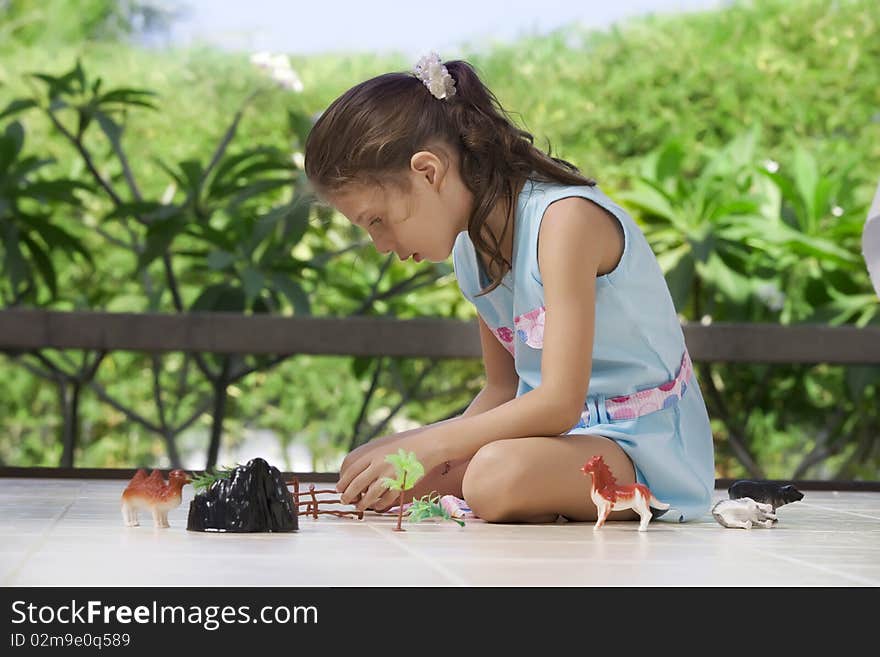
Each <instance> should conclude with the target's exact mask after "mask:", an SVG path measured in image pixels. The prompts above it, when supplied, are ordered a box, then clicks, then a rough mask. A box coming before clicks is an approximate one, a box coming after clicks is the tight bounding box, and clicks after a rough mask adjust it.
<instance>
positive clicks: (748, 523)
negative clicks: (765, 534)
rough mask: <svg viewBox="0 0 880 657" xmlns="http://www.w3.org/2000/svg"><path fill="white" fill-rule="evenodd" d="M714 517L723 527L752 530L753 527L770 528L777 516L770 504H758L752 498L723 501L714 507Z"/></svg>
mask: <svg viewBox="0 0 880 657" xmlns="http://www.w3.org/2000/svg"><path fill="white" fill-rule="evenodd" d="M712 517H713V518H715V520H717V521H718V524H719V525H721V526H722V527H728V528H739V529H751V528H752V525H758V526H759V527H767V528H770V527H772V526H773V523H774V522H776V514H775V513H774V512H773V507H772V506H771V505H770V504H762V503H760V502H756V501H755V500H753V499H752V498H751V497H740V498H737V499H735V500H721V501H720V502H718V504H716V505H715V506H713V507H712Z"/></svg>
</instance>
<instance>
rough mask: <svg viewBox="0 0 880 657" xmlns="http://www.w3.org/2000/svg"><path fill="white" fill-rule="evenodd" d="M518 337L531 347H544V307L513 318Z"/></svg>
mask: <svg viewBox="0 0 880 657" xmlns="http://www.w3.org/2000/svg"><path fill="white" fill-rule="evenodd" d="M513 325H514V327H515V328H516V335H517V337H518V338H519V339H520V340H522V341H523V342H525V343H526V344H527V345H529V346H530V347H533V348H535V349H540V348H541V347H543V346H544V306H539V307H537V308H534V309H533V310H530V311H529V312H527V313H525V314H523V315H517V316H516V317H514V318H513Z"/></svg>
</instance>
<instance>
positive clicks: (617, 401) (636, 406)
mask: <svg viewBox="0 0 880 657" xmlns="http://www.w3.org/2000/svg"><path fill="white" fill-rule="evenodd" d="M692 371H693V364H692V363H691V357H690V354H688V352H687V349H685V351H684V355H683V356H682V357H681V370H680V371H679V373H678V376H677V377H675V378H674V379H673V380H672V381H668V382H667V383H664V384H662V385H659V386H657V387H656V388H651V389H649V390H640V391H639V392H634V393H633V394H631V395H623V396H621V397H612V398H611V399H606V400H605V409H606V411H607V413H608V419H610V420H627V419H630V418H635V417H640V416H642V415H647V414H648V413H653V412H654V411H659V410H661V409H664V408H668V407H670V406H674V405H675V404H676V403H678V400H679V399H681V398H682V397H683V396H684V393H685V391H686V390H687V382H688V381H690V378H691V372H692Z"/></svg>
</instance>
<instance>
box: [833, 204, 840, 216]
mask: <svg viewBox="0 0 880 657" xmlns="http://www.w3.org/2000/svg"><path fill="white" fill-rule="evenodd" d="M831 214H833V215H834V216H835V217H842V216H843V208H842V207H840V206H839V205H835V206H834V207H833V208H831Z"/></svg>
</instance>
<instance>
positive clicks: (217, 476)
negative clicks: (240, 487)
mask: <svg viewBox="0 0 880 657" xmlns="http://www.w3.org/2000/svg"><path fill="white" fill-rule="evenodd" d="M238 465H241V464H240V463H239V464H236V465H232V466H229V465H227V466H223V467H221V468H220V469H219V470H216V469H215V470H211V471H206V472H203V473H201V474H198V475H195V476H193V477H192V481H191V483H192V486H193V488H194V489H195V491H196V492H197V493H200V492H202V491H205V490H208V489H209V488H210V487H211V486H212V485H213V484H214V482H216V481H219V480H221V479H229V475H231V474H232V472H233V470H235V468H236V467H237V466H238Z"/></svg>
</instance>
